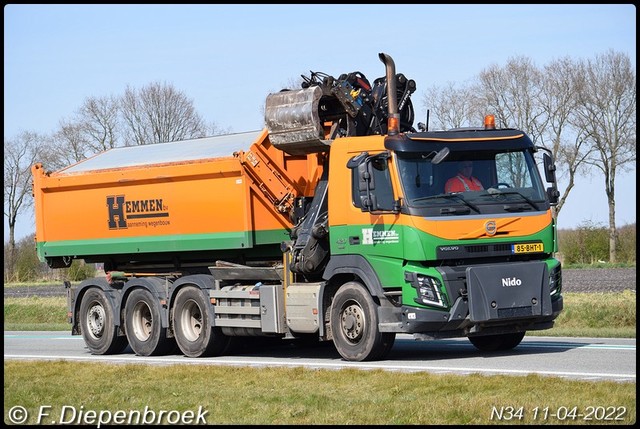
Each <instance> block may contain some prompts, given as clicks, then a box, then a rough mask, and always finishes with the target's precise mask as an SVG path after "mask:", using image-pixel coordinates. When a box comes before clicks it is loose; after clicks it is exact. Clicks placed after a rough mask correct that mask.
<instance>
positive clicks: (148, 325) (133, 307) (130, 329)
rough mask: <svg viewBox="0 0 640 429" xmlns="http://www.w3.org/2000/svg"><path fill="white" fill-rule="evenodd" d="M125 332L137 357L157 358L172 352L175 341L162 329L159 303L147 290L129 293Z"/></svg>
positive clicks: (126, 306)
mask: <svg viewBox="0 0 640 429" xmlns="http://www.w3.org/2000/svg"><path fill="white" fill-rule="evenodd" d="M124 327H125V332H126V333H127V338H128V340H129V345H130V346H131V349H132V350H133V351H134V352H135V354H137V355H139V356H157V355H161V354H168V353H170V352H171V351H173V350H174V347H175V341H174V340H173V338H167V329H166V328H163V327H162V319H161V316H160V303H159V302H158V299H157V298H156V297H154V296H153V294H151V292H150V291H149V290H147V289H136V290H134V291H133V292H131V295H129V298H127V303H126V305H125V324H124Z"/></svg>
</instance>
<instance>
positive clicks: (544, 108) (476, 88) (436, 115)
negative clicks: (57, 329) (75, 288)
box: [4, 50, 636, 278]
mask: <svg viewBox="0 0 640 429" xmlns="http://www.w3.org/2000/svg"><path fill="white" fill-rule="evenodd" d="M423 102H424V105H425V106H426V108H427V109H428V112H429V117H430V120H432V121H433V122H434V123H435V124H436V126H437V128H440V129H445V130H446V129H451V128H457V127H464V126H476V125H478V123H479V121H481V118H483V117H484V115H485V114H486V113H492V114H494V115H495V117H496V126H498V127H509V128H519V129H522V130H524V131H526V132H527V134H528V135H529V136H530V137H531V139H532V140H533V142H534V144H536V145H540V146H543V147H545V148H547V149H549V150H551V152H552V153H553V154H554V156H555V158H556V164H557V166H558V176H559V177H562V178H565V179H566V181H567V186H566V187H565V188H563V189H562V188H561V189H560V192H561V195H560V200H559V203H558V205H557V206H556V207H555V208H554V210H555V214H556V215H557V214H559V213H560V210H561V209H562V207H563V205H564V204H565V203H566V201H567V199H568V198H569V195H570V193H571V190H572V188H573V187H574V186H575V182H576V178H578V177H580V176H589V175H591V174H593V173H594V171H596V172H599V173H601V174H602V178H603V181H604V189H605V193H606V197H607V203H608V211H609V224H608V240H609V245H608V246H607V247H608V249H609V255H608V259H609V262H612V263H615V262H616V261H617V249H618V248H619V246H618V232H617V227H616V223H615V201H616V200H615V197H616V195H615V189H616V178H617V177H618V175H619V174H620V173H621V172H625V171H628V170H629V169H631V168H635V160H636V73H635V69H634V67H633V66H632V64H631V60H630V59H629V57H628V56H627V55H626V54H623V53H620V52H616V51H613V50H609V51H607V52H605V53H602V54H598V55H596V56H595V57H594V58H587V59H573V58H570V57H565V58H560V59H555V60H552V61H551V62H549V63H548V64H545V65H543V66H542V67H539V66H536V65H535V64H534V63H533V62H532V60H531V59H530V58H528V57H526V56H520V57H513V58H510V59H509V60H508V61H507V63H506V64H505V65H502V66H500V65H490V66H488V67H487V68H485V69H483V70H482V71H481V72H480V73H479V74H478V75H477V76H475V77H473V78H472V79H470V80H469V81H467V82H464V83H457V84H456V83H449V84H447V85H445V86H442V87H437V86H434V87H431V88H428V89H427V90H426V91H425V92H424V93H423ZM227 132H229V130H225V129H222V128H220V127H219V126H218V125H216V123H215V122H210V123H207V122H206V121H205V120H204V119H203V118H202V117H201V116H200V115H199V114H198V113H197V112H196V110H195V108H194V105H193V101H192V100H191V99H189V98H188V97H187V96H186V95H185V94H184V93H182V92H181V91H179V90H177V89H176V88H174V87H173V86H172V85H170V84H166V83H159V82H155V83H151V84H149V85H147V86H144V87H142V88H141V89H135V88H131V87H127V88H126V89H125V91H124V93H123V94H122V95H120V96H106V97H88V98H87V99H86V100H85V101H84V102H83V103H82V105H81V106H80V107H79V108H78V110H77V111H76V112H75V113H74V114H73V115H72V116H71V117H70V118H63V119H61V120H60V122H59V125H58V127H57V129H56V130H55V131H54V132H53V133H51V134H42V133H39V132H36V131H22V132H21V133H19V134H18V135H17V136H10V137H7V136H5V139H4V152H5V157H4V210H5V211H4V214H5V217H6V218H7V221H8V227H9V242H8V243H6V245H7V244H8V247H9V254H8V255H7V254H6V252H5V278H6V271H7V257H8V258H9V261H8V262H9V265H10V266H11V265H12V263H13V261H14V260H15V247H16V242H15V226H16V222H17V221H18V220H19V219H20V217H21V216H30V213H29V210H30V209H31V207H32V204H33V198H32V195H31V180H32V178H31V170H30V168H31V165H33V164H34V163H35V162H41V163H43V165H44V166H45V167H46V168H47V170H57V169H59V168H62V167H65V166H68V165H70V164H74V163H76V162H78V161H81V160H83V159H85V158H87V157H89V156H92V155H94V154H96V153H99V152H102V151H104V150H107V149H110V148H114V147H120V146H132V145H141V144H154V143H163V142H169V141H179V140H185V139H192V138H200V137H206V136H211V135H218V134H224V133H227ZM5 247H6V246H5Z"/></svg>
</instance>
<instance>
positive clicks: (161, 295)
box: [118, 277, 170, 328]
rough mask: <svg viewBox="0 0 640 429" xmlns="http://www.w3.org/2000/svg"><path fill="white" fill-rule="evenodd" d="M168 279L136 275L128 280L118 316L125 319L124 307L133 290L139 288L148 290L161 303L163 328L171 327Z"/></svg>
mask: <svg viewBox="0 0 640 429" xmlns="http://www.w3.org/2000/svg"><path fill="white" fill-rule="evenodd" d="M167 282H168V280H163V279H159V278H155V277H147V278H143V277H134V278H132V279H131V280H129V281H127V282H126V283H125V284H124V287H123V288H122V299H121V300H120V307H119V311H118V316H119V319H120V322H122V321H123V320H124V309H125V308H126V305H127V300H128V299H129V296H130V295H131V292H133V291H134V290H137V289H146V290H148V291H149V292H150V293H151V294H152V295H153V296H154V297H155V298H157V299H158V301H159V303H160V321H161V326H162V328H168V327H169V311H168V308H169V306H168V299H167V296H168V294H169V288H170V284H168V283H167Z"/></svg>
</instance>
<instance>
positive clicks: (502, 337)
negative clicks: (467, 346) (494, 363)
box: [469, 332, 525, 352]
mask: <svg viewBox="0 0 640 429" xmlns="http://www.w3.org/2000/svg"><path fill="white" fill-rule="evenodd" d="M524 334H525V332H516V333H514V334H499V335H484V336H481V337H469V341H471V344H473V345H474V346H475V347H476V348H477V349H478V350H480V351H483V352H497V351H505V350H511V349H514V348H516V347H517V346H518V344H520V342H521V341H522V339H523V338H524Z"/></svg>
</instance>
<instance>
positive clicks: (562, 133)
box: [536, 58, 590, 215]
mask: <svg viewBox="0 0 640 429" xmlns="http://www.w3.org/2000/svg"><path fill="white" fill-rule="evenodd" d="M576 71H577V66H576V63H575V62H574V61H572V60H571V59H570V58H562V59H557V60H553V61H551V62H550V63H549V64H547V65H546V66H545V67H544V68H543V73H542V76H543V77H542V81H541V85H542V91H541V92H540V94H539V97H538V99H537V100H536V101H537V103H539V105H540V107H541V108H542V110H543V111H544V112H545V115H546V119H547V120H546V121H545V122H544V125H545V126H544V128H540V129H538V130H537V131H538V134H539V135H540V136H541V143H542V145H543V146H544V147H546V148H547V149H549V150H550V151H551V152H552V153H553V156H554V158H555V159H556V165H558V167H559V171H560V175H566V178H567V181H568V184H567V186H566V187H565V188H564V189H563V190H562V191H561V194H560V198H559V201H558V205H557V206H556V207H555V213H556V215H557V214H558V213H560V211H561V209H562V207H563V206H564V204H565V202H566V201H567V198H568V197H569V194H570V193H571V190H572V189H573V187H574V186H575V179H576V175H577V174H578V172H579V171H580V170H581V169H582V170H583V171H584V172H585V173H588V169H585V168H584V166H585V163H584V160H585V158H586V157H587V156H589V154H590V148H589V147H588V145H586V144H585V143H584V131H583V130H582V129H579V128H575V127H572V124H571V122H570V117H571V114H572V112H573V111H574V110H575V108H576V102H577V96H576V95H577V94H579V93H580V91H581V90H582V89H581V87H580V85H579V83H578V82H577V80H576Z"/></svg>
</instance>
